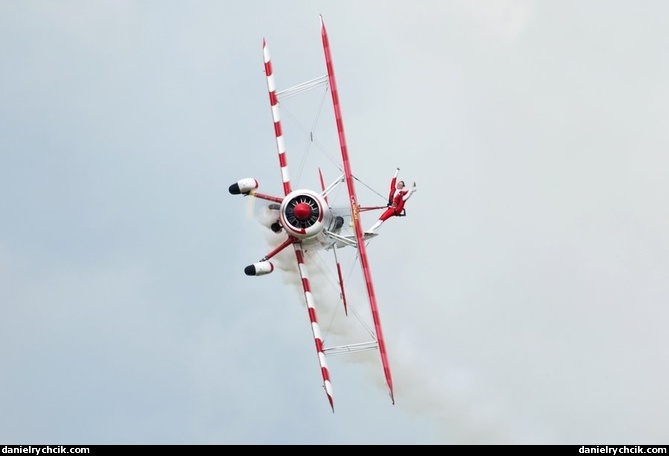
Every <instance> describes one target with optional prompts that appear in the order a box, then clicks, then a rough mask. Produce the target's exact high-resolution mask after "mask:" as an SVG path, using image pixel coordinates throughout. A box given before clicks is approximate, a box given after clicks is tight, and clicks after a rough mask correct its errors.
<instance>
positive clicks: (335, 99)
mask: <svg viewBox="0 0 669 456" xmlns="http://www.w3.org/2000/svg"><path fill="white" fill-rule="evenodd" d="M320 20H321V37H322V39H323V51H324V52H325V65H326V67H327V70H328V79H329V81H330V91H331V92H332V104H333V105H334V111H335V120H336V122H337V132H338V134H339V144H340V146H341V156H342V161H343V164H344V179H345V180H346V186H347V188H348V195H349V199H350V201H349V202H350V203H351V219H352V220H353V225H354V227H355V237H356V241H357V244H358V252H359V254H360V264H361V265H362V271H363V274H364V276H365V283H366V285H367V293H368V295H369V305H370V307H371V310H372V318H373V320H374V328H375V330H376V337H377V339H378V343H379V352H380V354H381V363H382V364H383V372H384V374H385V377H386V384H387V385H388V391H389V394H390V399H391V401H392V403H393V404H394V403H395V396H394V393H393V379H392V376H391V374H390V365H389V363H388V354H387V353H386V344H385V342H384V340H383V330H382V329H381V319H380V317H379V311H378V307H377V305H376V295H375V294H374V285H373V283H372V275H371V272H370V269H369V262H368V260H367V249H366V248H365V238H364V233H363V230H362V226H361V224H360V207H359V205H358V200H357V197H356V193H355V184H354V179H353V175H352V173H351V164H350V163H349V158H348V148H347V146H346V136H345V135H344V124H343V122H342V117H341V108H340V106H339V94H338V92H337V83H336V81H335V74H334V68H333V66H332V56H331V54H330V42H329V40H328V34H327V30H326V29H325V23H324V22H323V16H320Z"/></svg>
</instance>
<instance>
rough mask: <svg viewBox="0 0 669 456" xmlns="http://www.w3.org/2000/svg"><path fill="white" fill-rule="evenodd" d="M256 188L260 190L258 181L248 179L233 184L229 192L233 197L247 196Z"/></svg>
mask: <svg viewBox="0 0 669 456" xmlns="http://www.w3.org/2000/svg"><path fill="white" fill-rule="evenodd" d="M256 188H258V181H257V180H255V179H254V178H252V177H247V178H246V179H242V180H238V181H237V182H235V183H234V184H232V185H231V186H230V188H229V189H228V190H229V191H230V193H231V194H233V195H240V194H242V195H245V194H247V193H248V192H250V191H251V190H255V189H256Z"/></svg>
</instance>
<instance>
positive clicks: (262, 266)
mask: <svg viewBox="0 0 669 456" xmlns="http://www.w3.org/2000/svg"><path fill="white" fill-rule="evenodd" d="M272 271H274V265H273V264H272V263H271V262H269V261H261V262H259V263H253V264H251V265H249V266H246V267H245V268H244V274H246V275H247V276H262V275H267V274H269V273H270V272H272Z"/></svg>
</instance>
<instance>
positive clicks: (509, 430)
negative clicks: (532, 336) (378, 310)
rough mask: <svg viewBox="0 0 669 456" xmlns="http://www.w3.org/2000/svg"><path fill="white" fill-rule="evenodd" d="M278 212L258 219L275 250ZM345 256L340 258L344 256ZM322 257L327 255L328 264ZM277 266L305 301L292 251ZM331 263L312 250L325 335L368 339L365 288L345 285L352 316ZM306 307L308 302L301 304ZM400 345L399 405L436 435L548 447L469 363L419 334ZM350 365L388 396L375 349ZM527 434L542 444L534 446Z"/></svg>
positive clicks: (396, 371) (395, 369) (311, 269)
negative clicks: (435, 350)
mask: <svg viewBox="0 0 669 456" xmlns="http://www.w3.org/2000/svg"><path fill="white" fill-rule="evenodd" d="M277 217H278V214H277V212H276V211H272V210H270V209H267V208H266V209H265V210H262V211H260V213H259V214H258V216H257V219H258V221H259V222H260V223H261V224H262V225H263V226H265V227H268V229H267V230H264V231H265V232H266V234H265V237H266V240H267V243H268V244H269V246H270V247H271V248H276V247H277V246H279V245H280V244H281V243H282V242H283V241H284V240H285V239H286V235H285V233H283V232H281V233H278V234H277V233H274V232H272V231H271V229H269V226H270V225H271V223H273V222H274V221H276V219H277ZM339 252H341V253H340V254H339V255H340V257H341V256H344V255H342V253H343V252H342V251H341V250H340V251H339ZM321 255H322V256H327V257H328V259H327V260H324V259H323V258H321ZM271 261H272V263H273V264H274V266H275V268H277V269H279V270H281V271H282V274H281V275H282V277H283V280H284V282H285V283H286V284H288V285H290V286H292V287H293V288H294V290H295V291H296V292H297V293H298V294H299V295H300V296H303V288H302V283H301V279H300V275H299V272H298V269H297V262H296V261H295V254H294V252H293V249H292V248H291V247H288V248H286V249H284V250H283V251H281V252H280V253H278V254H277V255H276V256H274V257H273V258H272V259H271ZM326 262H329V263H332V264H334V259H333V258H332V254H331V252H322V251H314V250H312V251H307V252H306V254H305V263H306V264H307V270H308V275H309V282H310V284H311V292H312V294H313V297H314V305H315V307H316V313H317V318H318V322H319V325H320V327H321V332H322V334H323V336H324V339H325V345H326V346H328V347H331V346H337V345H344V344H351V343H358V342H363V341H370V340H372V338H373V335H371V334H370V333H369V331H371V328H373V325H372V323H371V316H370V315H371V314H370V313H369V311H368V310H369V309H368V308H369V305H368V301H367V300H368V297H367V292H366V290H365V289H364V288H363V287H362V284H359V283H356V282H355V281H353V280H351V282H350V285H351V286H350V288H349V286H348V285H349V283H347V289H346V293H347V300H348V301H349V302H348V304H349V315H348V316H346V315H345V314H344V310H343V303H342V300H341V297H340V295H339V285H338V284H337V283H336V277H335V278H333V277H332V275H333V271H332V270H331V269H330V268H329V266H328V265H327V264H326ZM300 302H301V303H302V305H304V306H306V304H305V303H304V300H303V299H302V300H300ZM396 333H397V334H400V337H399V338H396V339H395V340H390V341H386V345H387V349H388V355H389V362H390V367H391V371H392V375H393V386H394V396H395V404H396V406H398V407H402V408H403V409H404V410H406V411H407V412H409V413H411V414H415V415H417V416H421V417H427V418H428V419H429V421H431V422H432V423H433V424H434V432H435V436H436V437H437V438H438V439H439V440H440V441H442V442H443V443H447V444H521V443H542V442H545V441H546V439H547V436H546V435H544V434H543V433H542V432H541V431H540V430H537V429H531V428H532V425H531V424H530V423H523V422H522V419H521V417H518V416H513V413H512V412H510V407H508V406H507V405H506V404H504V403H503V401H502V400H501V399H500V398H498V397H496V395H495V394H493V393H492V392H489V391H487V390H486V385H485V384H484V382H481V381H480V380H479V378H480V376H478V375H477V374H476V373H475V372H472V371H471V370H469V369H467V368H466V367H465V366H457V365H449V364H448V362H447V358H448V357H447V355H444V354H437V355H436V356H435V355H434V354H432V356H433V358H430V357H429V355H428V354H429V352H430V351H429V348H428V347H426V346H424V345H425V344H426V341H423V340H421V337H419V335H417V334H419V331H416V332H413V333H412V332H411V330H407V329H404V330H403V331H398V332H396ZM343 358H344V360H345V361H346V362H352V363H355V364H359V365H361V366H363V367H364V371H365V372H366V375H368V376H369V378H370V381H371V382H373V383H374V384H375V385H376V386H377V387H378V388H379V389H380V390H382V391H387V385H386V383H385V377H384V375H383V371H382V369H381V365H380V364H381V361H380V360H379V353H378V351H377V350H370V351H364V352H359V353H355V354H351V355H348V354H347V355H345V356H344V357H343ZM527 436H534V437H535V438H536V441H532V442H528V441H527V440H528V439H527Z"/></svg>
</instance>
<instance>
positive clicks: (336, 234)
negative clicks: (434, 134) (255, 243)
mask: <svg viewBox="0 0 669 456" xmlns="http://www.w3.org/2000/svg"><path fill="white" fill-rule="evenodd" d="M320 29H321V39H322V43H323V51H324V55H325V69H326V74H325V75H324V76H321V77H320V78H316V79H314V80H311V81H309V82H307V83H303V84H301V85H300V86H299V87H298V86H296V87H295V88H290V89H286V90H284V91H277V88H276V84H275V79H274V73H273V69H272V62H271V60H270V53H269V49H268V46H267V42H266V40H265V39H263V58H264V71H265V76H266V80H267V89H268V92H269V100H270V107H271V114H272V119H273V123H274V133H275V140H276V147H277V151H278V156H279V166H280V171H281V178H282V184H283V195H281V196H273V195H270V194H265V193H261V192H259V191H258V188H259V184H258V181H257V180H256V179H255V178H244V179H241V180H239V181H237V182H235V183H234V184H232V185H231V186H230V188H229V191H230V193H231V194H232V195H243V196H252V197H255V198H258V199H261V200H265V201H266V202H268V204H269V208H270V209H271V211H272V213H273V214H274V216H273V217H274V219H273V220H272V221H271V224H270V225H269V228H271V230H272V231H273V232H274V233H276V234H277V235H281V236H285V239H284V240H283V241H282V242H280V243H279V244H278V245H277V246H276V247H275V248H273V249H272V250H271V251H270V252H269V253H267V254H266V255H265V256H264V257H263V258H262V259H260V260H259V261H257V262H255V263H253V264H251V265H249V266H246V268H245V269H244V272H245V274H246V275H248V276H264V275H267V274H270V273H271V272H273V271H274V269H275V266H274V264H273V263H272V261H270V260H271V259H272V258H273V257H275V256H276V255H277V254H279V252H282V251H284V249H287V248H289V247H292V249H293V250H294V252H295V261H296V266H297V271H298V273H299V277H300V279H301V286H302V289H303V292H304V300H305V303H306V307H307V310H308V314H309V320H310V323H311V331H312V334H313V337H314V341H315V346H316V352H317V355H318V362H319V364H320V370H321V375H322V378H323V388H324V389H325V392H326V394H327V399H328V402H329V403H330V407H331V408H332V411H333V412H334V401H333V389H332V383H331V378H330V371H329V369H328V364H327V361H326V357H327V356H329V355H332V354H337V353H339V354H341V353H344V352H345V353H349V352H354V351H357V350H377V351H378V353H379V355H380V361H381V367H382V369H383V375H384V376H385V383H386V385H387V388H388V393H389V396H390V399H391V402H392V403H393V404H394V403H395V399H394V392H393V381H392V376H391V372H390V364H389V361H388V355H387V351H386V345H385V342H384V338H383V330H382V327H381V320H380V317H379V311H378V305H377V300H376V295H375V292H374V284H373V281H372V275H371V272H370V265H369V257H368V255H367V251H366V242H368V241H369V240H370V239H371V238H373V237H375V236H376V235H377V234H375V233H366V232H365V231H364V230H363V228H362V224H361V218H360V212H362V211H364V210H369V209H375V208H381V207H382V208H384V209H385V206H380V207H375V206H361V205H360V204H359V202H358V197H357V194H356V188H355V180H356V179H355V178H354V175H353V173H352V171H351V162H350V160H349V153H348V149H347V145H346V135H345V134H344V124H343V121H342V113H341V106H340V102H339V95H338V92H337V84H336V79H335V73H334V67H333V64H332V55H331V50H330V43H329V40H328V34H327V30H326V28H325V24H324V22H323V17H322V16H320ZM316 84H322V85H324V86H326V88H327V90H328V91H329V92H330V93H331V98H332V107H333V109H334V111H333V114H334V118H335V123H336V132H337V138H338V143H339V144H338V149H339V152H340V153H341V157H340V158H341V167H339V170H340V171H341V175H340V176H339V177H338V178H337V179H336V180H335V181H334V182H332V183H331V184H330V185H329V186H325V182H324V179H323V176H322V174H320V169H319V174H320V187H321V188H320V190H318V191H316V190H313V189H310V188H298V189H293V186H292V183H291V179H290V174H289V168H288V161H287V154H286V147H285V141H284V136H283V127H282V120H281V115H280V107H281V104H282V103H281V99H282V94H284V93H288V92H291V91H294V90H304V89H308V88H309V87H310V86H313V85H316ZM341 185H344V186H345V188H346V195H347V202H346V204H345V205H344V210H343V211H342V210H341V209H336V208H333V207H331V206H330V205H329V200H328V196H329V195H330V193H331V192H332V191H333V190H334V189H335V188H338V187H340V186H341ZM345 220H349V222H348V223H346V222H345ZM347 247H349V248H352V249H355V250H356V251H357V254H356V261H357V262H358V263H359V266H360V268H359V270H360V271H362V275H363V279H364V283H365V288H366V294H367V298H368V302H369V309H368V310H369V311H370V313H371V319H372V321H373V330H372V331H371V335H372V340H371V341H368V342H362V343H355V344H347V345H339V346H326V344H325V342H324V339H323V336H322V334H321V328H320V326H319V322H318V318H317V315H316V303H315V299H314V293H313V289H312V283H311V282H310V280H309V268H310V265H309V264H308V256H307V255H306V254H305V253H306V252H307V251H310V250H314V249H316V250H322V251H329V252H332V253H333V254H334V255H333V256H334V261H335V263H336V270H337V275H338V280H337V281H338V286H339V288H340V297H341V298H342V300H343V303H344V310H345V311H346V306H347V304H346V293H345V287H344V279H343V275H342V269H341V265H340V263H339V260H338V259H337V258H338V257H337V251H338V249H341V248H347ZM363 294H364V292H363Z"/></svg>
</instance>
